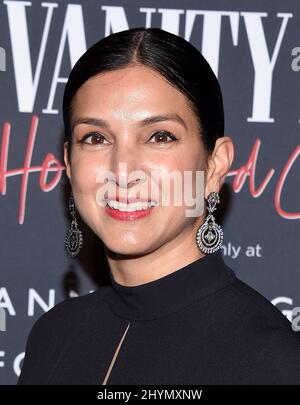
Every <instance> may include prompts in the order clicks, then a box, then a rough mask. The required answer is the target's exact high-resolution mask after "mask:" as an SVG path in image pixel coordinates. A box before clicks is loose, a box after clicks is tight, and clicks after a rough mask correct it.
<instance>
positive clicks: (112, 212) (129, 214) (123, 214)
mask: <svg viewBox="0 0 300 405" xmlns="http://www.w3.org/2000/svg"><path fill="white" fill-rule="evenodd" d="M153 208H155V207H149V208H147V209H146V210H136V211H120V210H118V209H114V208H111V207H110V206H109V205H106V206H105V210H106V212H107V214H108V215H109V216H111V217H112V218H114V219H119V220H121V221H133V220H136V219H140V218H145V217H148V216H149V215H150V214H151V212H152V210H153Z"/></svg>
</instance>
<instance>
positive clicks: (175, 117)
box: [71, 113, 187, 131]
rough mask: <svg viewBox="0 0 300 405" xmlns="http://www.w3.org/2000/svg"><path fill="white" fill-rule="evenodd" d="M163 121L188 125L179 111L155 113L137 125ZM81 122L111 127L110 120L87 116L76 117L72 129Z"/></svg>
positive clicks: (141, 125) (142, 125) (143, 125)
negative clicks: (162, 113)
mask: <svg viewBox="0 0 300 405" xmlns="http://www.w3.org/2000/svg"><path fill="white" fill-rule="evenodd" d="M161 121H175V122H178V123H179V124H181V125H182V126H183V127H184V128H185V129H186V130H187V125H186V123H185V121H184V119H183V118H181V116H180V115H178V114H177V113H169V114H164V115H153V116H151V117H146V118H143V119H142V120H141V121H139V122H138V123H137V125H138V126H139V127H145V126H147V125H151V124H155V123H157V122H161ZM79 124H86V125H95V126H97V127H102V128H106V129H110V125H109V123H108V121H106V120H104V119H102V118H93V117H86V118H77V119H75V120H74V122H73V123H72V126H71V129H72V131H73V129H74V128H75V126H76V125H79Z"/></svg>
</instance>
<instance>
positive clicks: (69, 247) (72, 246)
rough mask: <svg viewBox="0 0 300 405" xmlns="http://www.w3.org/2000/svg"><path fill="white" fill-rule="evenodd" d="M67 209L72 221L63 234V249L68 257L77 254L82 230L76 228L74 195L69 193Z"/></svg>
mask: <svg viewBox="0 0 300 405" xmlns="http://www.w3.org/2000/svg"><path fill="white" fill-rule="evenodd" d="M69 211H70V214H71V215H72V217H73V218H72V222H71V225H70V228H69V229H68V231H67V233H66V236H65V251H66V254H67V255H68V256H70V257H75V256H77V255H78V253H79V251H80V249H81V248H82V244H83V237H82V232H81V230H80V229H78V224H77V219H76V218H75V214H76V207H75V202H74V197H73V195H72V194H71V195H70V198H69Z"/></svg>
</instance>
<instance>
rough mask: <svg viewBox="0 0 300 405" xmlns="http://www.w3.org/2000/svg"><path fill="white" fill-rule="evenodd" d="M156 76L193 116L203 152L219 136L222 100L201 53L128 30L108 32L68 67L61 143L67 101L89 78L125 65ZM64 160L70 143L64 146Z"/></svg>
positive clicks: (165, 36)
mask: <svg viewBox="0 0 300 405" xmlns="http://www.w3.org/2000/svg"><path fill="white" fill-rule="evenodd" d="M139 64H141V65H144V66H147V67H149V68H152V69H154V70H156V71H157V72H159V73H160V74H161V75H162V76H163V77H165V78H166V79H167V81H168V82H169V83H170V85H172V86H174V87H175V88H176V89H177V90H179V91H181V92H182V93H183V94H184V95H185V96H186V97H187V101H188V103H189V105H190V107H191V109H192V110H193V111H194V113H195V114H196V117H197V119H198V122H199V128H200V132H201V134H199V136H201V135H202V141H203V144H204V146H205V148H206V150H207V151H209V152H211V151H212V150H213V149H214V145H215V141H216V139H217V138H219V137H221V136H223V135H224V110H223V97H222V92H221V89H220V86H219V83H218V80H217V78H216V76H215V74H214V72H213V71H212V69H211V67H210V65H209V64H208V62H207V61H206V59H205V58H204V57H203V56H202V54H201V53H200V52H199V51H198V49H197V48H195V47H194V46H193V45H192V44H190V43H189V42H188V41H186V40H185V39H183V38H181V37H179V36H177V35H175V34H171V33H170V32H167V31H164V30H162V29H160V28H131V29H128V30H125V31H120V32H117V33H113V34H111V35H109V36H107V37H105V38H103V39H101V40H100V41H98V42H96V43H95V44H94V45H93V46H92V47H90V48H89V49H88V50H87V51H86V52H85V53H84V54H83V55H82V56H81V57H80V58H79V60H78V61H77V62H76V64H75V65H74V67H73V69H72V71H71V73H70V76H69V79H68V81H67V84H66V87H65V91H64V97H63V118H64V125H65V140H66V141H71V140H72V133H71V123H70V120H71V112H72V111H71V109H72V99H73V96H74V95H75V93H76V91H77V90H78V89H79V87H80V86H81V85H82V84H83V83H84V82H85V81H87V80H88V79H89V78H91V77H92V76H95V75H97V74H100V73H104V72H108V71H112V70H116V69H121V68H125V67H128V66H130V65H139ZM68 146H69V149H68V151H69V156H70V149H71V142H69V143H68Z"/></svg>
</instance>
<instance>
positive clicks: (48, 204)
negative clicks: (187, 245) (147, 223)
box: [0, 0, 300, 384]
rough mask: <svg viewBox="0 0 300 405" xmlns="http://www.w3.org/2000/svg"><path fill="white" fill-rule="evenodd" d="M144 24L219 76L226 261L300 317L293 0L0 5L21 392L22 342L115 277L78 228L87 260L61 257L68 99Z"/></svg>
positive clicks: (9, 252)
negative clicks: (122, 37) (111, 46)
mask: <svg viewBox="0 0 300 405" xmlns="http://www.w3.org/2000/svg"><path fill="white" fill-rule="evenodd" d="M140 26H143V27H159V28H162V29H164V30H166V31H170V32H172V33H174V34H177V35H179V36H182V37H183V38H185V39H186V40H188V41H190V42H191V43H192V44H193V45H194V46H196V47H197V48H198V49H199V50H200V51H201V52H202V53H203V55H204V56H205V57H206V59H207V60H208V61H209V63H210V65H211V67H212V68H213V70H214V72H215V74H216V75H217V77H218V79H219V81H220V85H221V87H222V91H223V96H224V108H225V118H226V120H225V121H226V125H225V130H226V131H225V132H226V135H228V136H230V137H231V138H232V140H233V142H234V144H235V158H234V162H233V166H232V168H231V171H230V173H229V175H228V177H227V180H226V184H225V185H224V187H223V189H222V192H221V204H220V205H222V218H221V220H222V226H223V230H224V244H223V247H222V253H223V255H224V259H225V261H226V263H227V264H228V265H229V266H230V267H231V268H232V269H233V270H234V271H235V272H236V274H237V275H238V277H239V278H241V279H242V280H243V281H245V282H247V283H248V284H250V285H251V286H252V287H254V288H255V289H256V290H258V291H259V292H260V293H261V294H263V295H264V296H265V297H267V299H269V300H270V301H271V302H272V303H273V304H274V305H276V306H277V307H278V309H279V310H280V311H282V312H283V314H284V315H285V316H287V317H288V319H289V320H291V321H292V320H293V319H294V320H295V318H297V308H298V307H300V3H299V1H298V0H293V1H292V0H285V1H284V2H282V1H280V0H277V1H275V0H272V1H271V0H269V1H253V0H251V1H250V0H249V1H243V2H240V1H230V0H227V1H218V0H213V1H212V0H210V1H208V0H207V1H204V0H203V1H201V0H186V1H184V2H182V1H179V0H178V1H177V0H173V1H168V0H159V1H158V0H157V1H156V0H143V1H138V0H136V1H134V0H132V1H121V0H115V1H112V0H106V1H101V0H89V1H78V0H72V2H68V1H65V0H59V1H55V2H52V1H47V2H42V1H38V0H34V1H12V0H4V1H3V0H1V2H0V89H1V93H0V106H1V108H0V132H1V134H0V384H15V383H16V381H17V378H18V375H19V373H20V369H21V367H22V361H23V358H24V350H25V343H26V339H27V336H28V333H29V331H30V329H31V327H32V325H33V323H34V322H35V321H36V320H37V319H38V318H39V317H40V316H41V315H42V314H43V313H44V312H45V311H47V310H49V309H50V308H51V307H53V306H54V305H55V304H57V303H59V302H60V301H62V300H64V299H71V298H70V297H74V296H77V295H84V294H88V293H89V292H90V291H93V290H95V289H96V288H98V287H99V286H101V285H105V284H106V283H107V282H108V267H107V263H106V260H105V256H104V251H103V246H102V245H101V241H99V240H97V239H96V238H95V236H94V235H93V234H92V233H91V232H90V231H89V229H87V227H85V225H84V224H82V223H81V225H80V227H81V229H82V230H83V232H84V238H85V240H88V241H89V243H85V248H84V249H85V250H84V251H83V252H82V254H81V255H80V258H78V259H75V260H72V259H69V258H68V257H67V256H66V255H65V253H64V236H65V232H66V229H67V227H68V225H69V223H70V217H69V215H68V208H67V200H68V195H69V191H70V190H69V185H68V181H67V177H66V174H65V167H64V162H63V153H62V152H63V125H62V96H63V90H64V86H65V83H66V80H67V77H68V75H69V73H70V70H71V68H72V66H73V65H74V64H75V62H76V61H77V59H78V58H79V57H80V56H81V55H82V53H84V52H85V50H86V49H87V48H88V47H89V46H91V45H92V44H93V43H94V42H96V41H98V40H99V39H101V38H103V37H105V36H107V35H109V34H110V33H112V32H117V31H122V30H125V29H128V28H132V27H140ZM87 245H88V248H87V247H86V246H87ZM87 249H88V250H87ZM299 313H300V310H299ZM299 313H298V314H299ZM299 323H300V322H299ZM299 333H300V332H299Z"/></svg>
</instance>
